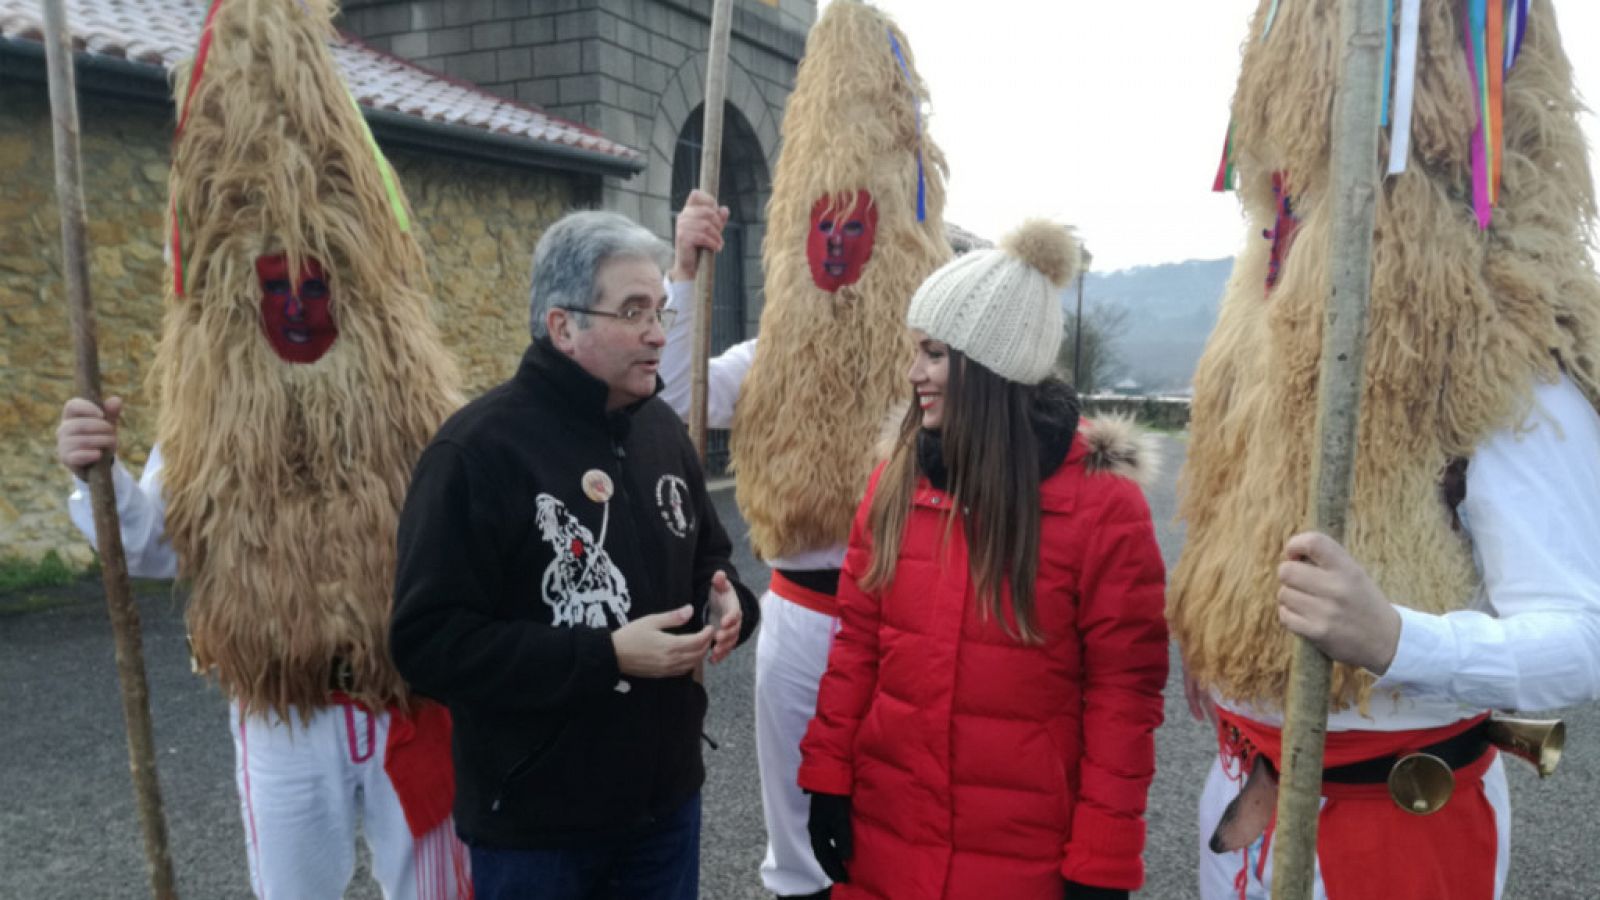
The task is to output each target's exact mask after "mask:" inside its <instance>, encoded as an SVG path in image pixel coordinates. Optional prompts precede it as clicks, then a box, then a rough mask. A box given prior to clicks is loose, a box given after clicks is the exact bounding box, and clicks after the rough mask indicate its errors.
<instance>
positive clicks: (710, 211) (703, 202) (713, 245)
mask: <svg viewBox="0 0 1600 900" xmlns="http://www.w3.org/2000/svg"><path fill="white" fill-rule="evenodd" d="M726 224H728V208H727V207H726V206H721V207H719V206H717V203H716V201H715V200H713V199H711V195H710V194H708V193H706V192H705V191H702V190H700V189H698V188H696V189H695V190H692V191H690V192H689V199H688V200H685V201H684V204H683V209H681V210H679V211H678V227H677V234H676V235H674V236H673V239H672V271H671V272H670V273H668V275H667V279H668V280H669V281H673V282H679V281H693V280H694V276H695V273H696V271H697V270H698V269H699V268H700V251H701V250H710V251H711V252H713V253H715V252H717V251H718V250H721V249H722V226H724V225H726ZM713 661H715V660H713Z"/></svg>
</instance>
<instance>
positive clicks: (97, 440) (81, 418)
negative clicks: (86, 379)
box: [56, 397, 122, 478]
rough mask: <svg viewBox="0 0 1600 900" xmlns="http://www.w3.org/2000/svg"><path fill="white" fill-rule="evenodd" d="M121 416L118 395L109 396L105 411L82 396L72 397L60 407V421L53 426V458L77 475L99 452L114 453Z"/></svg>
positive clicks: (84, 470)
mask: <svg viewBox="0 0 1600 900" xmlns="http://www.w3.org/2000/svg"><path fill="white" fill-rule="evenodd" d="M121 416H122V398H121V397H110V398H108V399H107V400H106V406H105V410H104V411H103V412H102V411H101V409H100V407H98V406H95V405H94V404H93V403H90V402H89V401H88V400H85V399H83V398H82V397H73V398H72V399H71V400H68V401H67V405H66V406H64V407H62V409H61V424H60V425H57V426H56V459H57V460H58V461H60V463H61V464H62V465H63V466H66V467H67V468H68V469H70V470H71V471H72V474H74V475H76V476H78V477H79V478H83V477H85V475H86V474H87V470H88V468H89V467H90V466H92V465H94V464H95V463H97V462H99V461H100V457H101V456H102V455H103V454H110V455H112V456H115V455H116V452H117V420H118V419H119V418H121Z"/></svg>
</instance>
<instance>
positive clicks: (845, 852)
mask: <svg viewBox="0 0 1600 900" xmlns="http://www.w3.org/2000/svg"><path fill="white" fill-rule="evenodd" d="M806 830H807V831H809V832H811V852H812V854H813V855H815V856H816V857H817V863H818V864H819V865H821V866H822V871H824V872H826V873H827V874H828V877H829V878H831V879H833V880H834V881H835V882H837V883H839V884H845V883H847V882H848V881H849V880H850V873H849V872H847V871H845V868H844V864H845V863H846V862H848V861H849V860H850V857H851V856H852V855H854V853H855V842H854V841H853V840H852V839H851V837H850V798H849V797H848V796H841V795H839V794H812V795H811V815H810V817H808V818H807V819H806Z"/></svg>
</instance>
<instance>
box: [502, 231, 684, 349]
mask: <svg viewBox="0 0 1600 900" xmlns="http://www.w3.org/2000/svg"><path fill="white" fill-rule="evenodd" d="M614 257H624V258H630V259H648V260H650V261H651V262H653V263H655V264H656V265H658V266H660V267H661V268H662V269H663V270H664V269H665V268H666V266H667V263H668V261H669V260H670V259H671V258H672V248H670V247H668V246H667V243H666V242H665V241H663V240H661V239H660V238H658V237H656V236H655V235H654V234H652V233H650V231H649V230H647V229H646V228H645V227H644V226H642V225H640V224H638V223H637V222H634V221H632V220H631V219H629V218H628V217H626V216H623V215H619V214H617V213H614V212H597V211H593V210H590V211H584V212H573V213H567V214H566V215H564V216H562V217H561V218H560V219H559V220H557V221H556V223H555V224H554V225H551V226H550V227H549V228H547V229H545V233H544V236H543V237H541V238H539V245H538V246H537V247H534V248H533V289H532V291H531V294H530V296H529V298H528V331H529V332H530V333H531V334H532V335H533V336H534V337H535V338H540V337H544V335H545V314H546V313H548V312H549V311H550V310H551V309H554V308H556V307H561V306H569V307H573V308H576V309H589V308H591V307H593V305H594V302H595V300H596V299H598V296H599V288H597V287H596V286H595V276H596V275H597V274H598V273H599V272H600V267H601V266H602V265H604V264H605V263H606V261H607V260H609V259H612V258H614ZM586 319H587V317H580V319H579V322H580V323H583V322H585V320H586ZM580 327H587V325H586V324H580Z"/></svg>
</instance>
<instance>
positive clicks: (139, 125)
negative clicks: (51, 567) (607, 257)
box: [0, 83, 583, 562]
mask: <svg viewBox="0 0 1600 900" xmlns="http://www.w3.org/2000/svg"><path fill="white" fill-rule="evenodd" d="M79 114H80V116H81V119H82V138H81V140H82V150H83V172H84V175H85V178H86V179H87V182H86V184H85V198H86V203H87V208H88V218H89V247H90V252H91V272H90V277H91V296H92V299H93V301H94V304H95V312H96V318H97V321H98V326H99V349H100V364H101V371H102V379H103V383H104V387H105V390H106V392H107V393H108V394H119V395H121V396H122V397H124V398H126V402H127V409H128V411H127V413H126V414H125V415H124V418H123V422H124V430H123V441H122V450H121V456H122V458H123V459H124V460H126V461H127V462H128V463H129V464H130V465H132V466H133V467H134V468H135V471H137V467H138V466H140V465H142V464H143V463H144V461H145V458H146V456H147V454H148V453H149V449H150V438H151V435H152V433H153V431H154V427H155V418H156V417H155V410H154V408H153V403H154V400H153V399H152V398H151V396H150V394H149V392H148V391H147V390H146V389H145V386H144V379H145V375H146V372H147V371H148V363H149V361H150V359H151V357H152V355H153V354H154V352H155V344H156V341H157V339H158V336H159V333H160V327H161V312H162V278H163V276H164V271H165V266H164V262H163V259H162V249H163V247H164V245H165V240H164V234H163V230H164V227H165V208H166V198H167V166H168V150H169V148H170V146H171V140H172V130H171V129H172V125H171V116H172V113H171V110H170V109H168V108H164V107H157V106H148V105H138V104H130V103H127V102H123V101H108V100H101V99H97V98H95V97H83V98H81V100H80V107H79ZM390 158H391V160H392V161H393V163H394V165H395V168H396V170H397V172H398V173H399V176H400V180H401V183H402V185H403V186H404V188H405V191H406V193H407V196H408V197H409V198H410V200H411V203H412V206H413V207H414V209H415V212H416V224H415V225H414V227H415V228H416V229H417V236H418V238H419V240H420V241H421V242H422V245H423V249H424V252H425V254H426V255H427V258H428V259H429V262H430V266H431V269H432V271H431V275H432V277H433V283H434V293H435V296H436V297H437V298H438V299H439V306H438V308H437V315H438V319H439V323H440V327H441V330H442V332H443V334H444V337H445V341H446V343H447V345H448V346H449V347H450V349H451V350H452V351H453V352H454V353H455V354H456V355H457V358H458V360H459V361H460V363H461V366H462V369H463V372H464V374H465V376H466V380H467V383H468V390H469V391H470V392H471V393H473V394H476V393H478V392H481V391H482V390H484V389H485V388H487V387H490V386H492V385H494V384H496V383H498V382H499V381H502V380H504V379H505V378H507V377H508V376H509V375H510V374H511V373H512V372H513V371H514V370H515V367H516V364H517V361H518V359H519V358H520V356H521V353H522V350H523V349H524V347H525V346H526V345H527V341H528V337H527V298H528V278H529V272H528V267H529V261H530V259H531V258H532V253H533V246H534V244H535V243H536V242H537V240H538V238H539V235H540V234H541V233H542V232H543V229H544V228H545V226H546V225H548V224H549V223H550V222H552V221H554V220H555V218H557V217H558V216H559V215H561V213H562V212H564V211H565V210H566V209H567V208H568V207H569V206H571V205H573V204H574V203H575V202H580V201H581V199H582V197H581V196H580V193H579V192H580V191H581V190H583V187H582V186H581V185H580V184H579V183H578V182H576V181H573V180H570V179H568V178H567V177H565V176H563V175H560V174H557V173H540V172H533V171H529V170H520V169H511V168H505V167H499V166H490V165H483V164H477V163H465V162H460V161H457V160H452V159H445V158H440V157H433V156H424V155H418V154H411V153H394V154H391V157H390ZM0 175H3V177H0V323H3V325H4V328H3V330H0V383H3V384H4V385H5V390H4V391H3V392H0V557H6V556H16V557H24V558H37V557H38V556H40V555H42V554H43V553H44V552H45V551H46V550H49V549H52V548H54V549H56V550H58V551H59V552H61V553H62V554H63V555H64V556H67V557H68V558H70V559H73V560H76V561H79V562H83V561H87V559H88V558H89V556H90V554H89V549H88V547H87V545H86V544H85V542H84V541H83V539H82V538H81V537H80V536H79V535H78V534H77V531H76V530H75V529H74V528H73V527H72V525H71V523H70V522H69V521H68V519H67V516H66V512H65V497H66V494H67V492H68V491H69V490H70V489H71V478H70V476H68V475H67V474H66V472H64V471H63V470H62V469H61V468H60V466H59V465H57V464H56V462H55V427H56V423H57V421H58V419H59V417H60V411H61V406H62V404H63V403H64V402H66V400H67V398H68V397H70V396H71V395H72V392H73V350H72V338H71V332H70V328H69V325H68V320H67V307H66V302H65V299H64V296H63V284H62V277H61V262H60V257H61V250H60V248H61V232H60V218H59V215H58V214H57V211H56V200H55V188H54V184H55V182H54V177H55V176H54V157H53V150H52V148H51V134H50V119H49V100H48V98H47V97H46V93H45V87H44V85H42V84H32V83H10V84H3V85H0Z"/></svg>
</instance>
